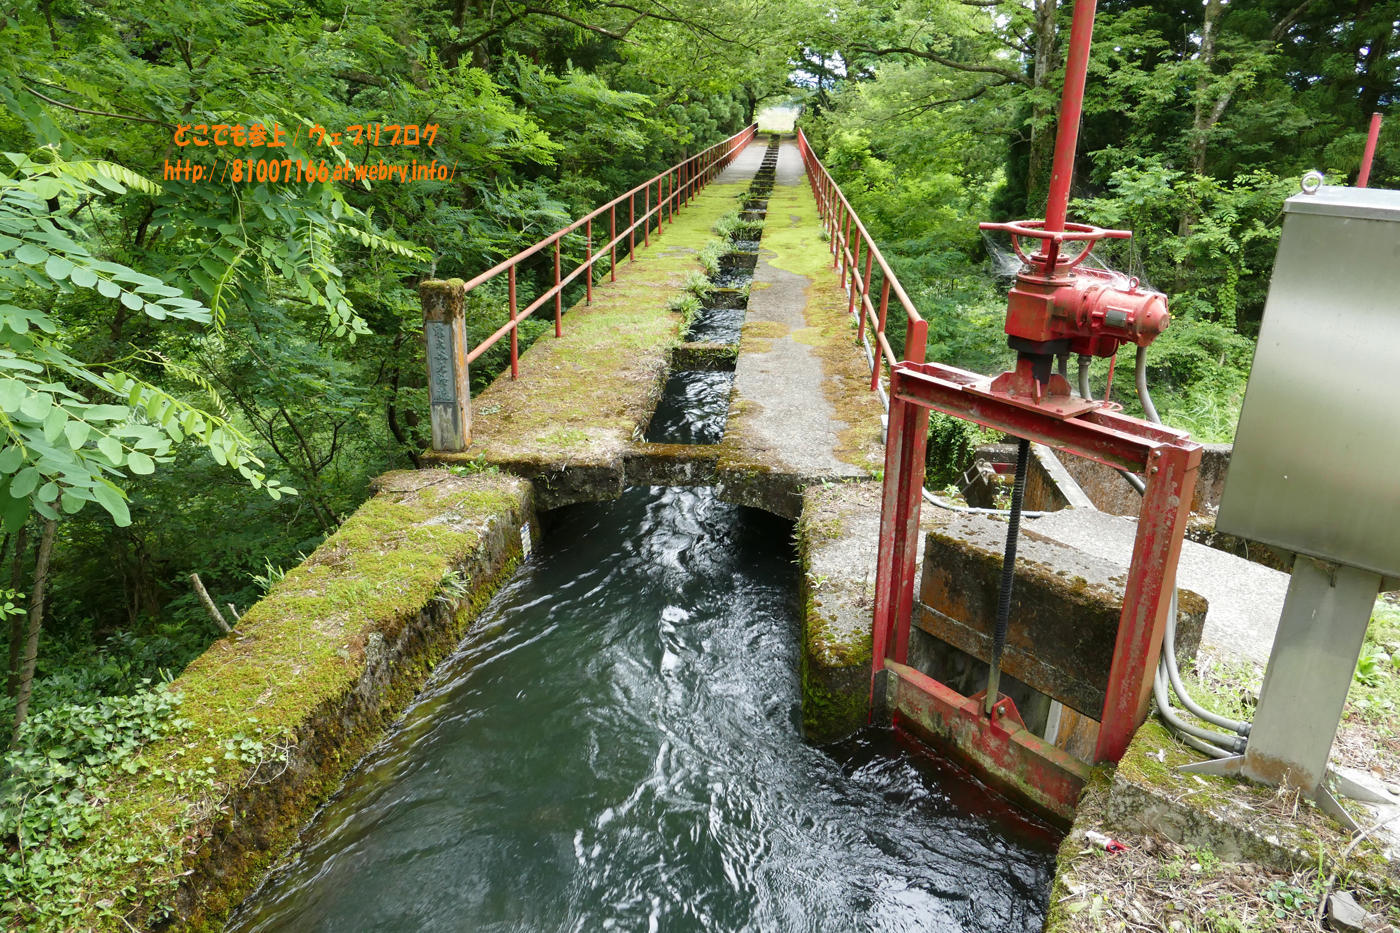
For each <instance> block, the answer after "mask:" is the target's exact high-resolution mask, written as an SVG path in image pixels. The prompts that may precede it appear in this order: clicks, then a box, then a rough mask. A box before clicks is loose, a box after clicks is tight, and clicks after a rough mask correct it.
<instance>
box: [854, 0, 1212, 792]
mask: <svg viewBox="0 0 1400 933" xmlns="http://www.w3.org/2000/svg"><path fill="white" fill-rule="evenodd" d="M1094 10H1095V3H1094V0H1077V2H1076V3H1075V7H1074V20H1073V25H1072V27H1071V30H1070V44H1069V58H1068V61H1067V63H1066V73H1065V85H1064V93H1063V97H1062V104H1061V112H1060V121H1059V129H1058V133H1057V136H1056V140H1055V154H1054V163H1053V167H1052V170H1051V179H1050V194H1049V198H1048V203H1047V206H1046V217H1045V219H1044V220H1043V221H1041V220H1023V221H1016V222H1013V223H1001V224H993V223H984V224H982V225H981V227H982V229H983V230H999V231H1004V232H1006V233H1008V234H1010V236H1011V243H1012V247H1013V249H1015V251H1016V254H1017V256H1019V257H1020V259H1021V262H1022V263H1023V265H1022V268H1021V271H1020V273H1019V274H1018V275H1017V276H1016V284H1015V286H1014V287H1013V288H1012V289H1011V293H1010V298H1009V301H1008V305H1007V315H1006V333H1007V335H1008V342H1009V344H1010V345H1011V347H1012V348H1013V349H1014V350H1016V352H1017V362H1016V368H1015V369H1014V370H1013V371H1011V372H1007V373H1002V374H1001V375H999V376H997V377H995V378H992V379H988V378H986V377H983V376H979V375H977V374H975V373H971V372H967V371H965V370H960V369H955V368H953V367H949V366H942V365H939V364H937V363H915V362H908V361H906V362H901V363H899V364H898V365H896V366H895V367H894V368H893V369H892V370H891V373H890V419H889V433H888V439H887V443H886V450H885V479H884V491H883V502H882V509H881V520H880V521H881V524H880V551H879V562H878V565H877V579H876V601H875V618H874V630H873V644H872V649H873V651H872V655H873V662H872V666H873V672H872V705H873V706H880V707H882V708H886V709H888V710H889V711H890V713H891V716H892V718H893V720H894V722H895V723H896V724H897V725H900V726H906V727H910V728H911V729H912V730H913V731H914V732H916V733H921V734H924V735H927V736H931V737H933V738H936V739H939V740H942V741H945V742H950V743H951V744H953V745H954V746H956V747H957V748H958V749H959V751H961V752H962V753H963V755H964V756H965V757H966V758H967V759H968V760H969V761H970V762H971V763H972V764H973V765H974V766H976V767H977V768H978V770H980V771H982V772H983V773H984V774H985V775H987V776H988V777H991V778H993V779H997V780H999V781H1000V782H1002V783H1009V784H1010V785H1012V786H1013V787H1014V788H1015V789H1017V790H1018V791H1020V792H1021V793H1022V795H1023V796H1026V797H1028V798H1029V799H1030V800H1031V801H1032V802H1034V803H1036V804H1039V805H1040V806H1041V807H1042V808H1043V809H1047V810H1049V811H1051V812H1053V813H1057V814H1059V815H1061V816H1064V817H1068V816H1070V815H1071V814H1072V813H1073V809H1074V805H1075V803H1076V801H1077V799H1078V796H1079V791H1080V789H1081V788H1082V787H1083V783H1084V781H1085V779H1086V778H1087V776H1088V766H1087V765H1086V764H1085V763H1084V762H1082V761H1080V760H1079V759H1077V758H1075V757H1073V756H1071V755H1070V754H1068V753H1067V752H1065V751H1064V750H1062V749H1060V748H1057V747H1055V746H1054V745H1052V744H1051V743H1049V742H1046V741H1045V740H1043V739H1041V738H1040V737H1038V736H1036V735H1035V734H1033V733H1032V732H1030V731H1029V730H1028V729H1027V728H1026V727H1025V724H1024V723H1023V721H1022V720H1021V717H1020V714H1019V713H1018V712H1017V710H1016V706H1015V704H1014V703H1013V702H1012V701H1011V700H1010V699H1009V698H1008V697H1005V696H1002V695H1001V693H1000V692H999V690H998V686H999V682H1000V675H1001V659H1002V652H1003V650H1004V648H1005V644H1006V633H1007V627H1008V623H1009V617H1010V607H1011V584H1012V581H1013V579H1014V568H1015V561H1016V541H1017V535H1018V531H1019V524H1020V516H1021V504H1022V497H1023V494H1024V491H1025V480H1026V470H1027V459H1028V455H1029V448H1030V443H1031V442H1032V441H1035V442H1038V443H1042V444H1045V445H1047V446H1049V447H1051V448H1054V449H1055V450H1058V451H1064V452H1066V453H1070V454H1074V455H1076V456H1081V457H1088V458H1090V459H1092V460H1096V461H1098V462H1100V463H1103V464H1107V465H1109V466H1112V467H1115V468H1118V469H1120V470H1125V471H1129V472H1132V473H1138V474H1142V476H1143V478H1144V479H1145V480H1146V483H1145V490H1144V494H1143V502H1142V510H1141V515H1140V518H1139V520H1138V528H1137V537H1136V540H1135V542H1134V545H1133V554H1132V562H1131V565H1130V567H1129V571H1128V576H1127V582H1126V586H1125V592H1124V598H1123V607H1122V612H1121V614H1120V616H1119V623H1118V632H1117V636H1116V641H1115V644H1114V651H1113V659H1112V663H1111V665H1110V669H1109V674H1108V683H1107V685H1106V691H1105V699H1104V705H1103V709H1102V712H1101V715H1100V717H1099V723H1100V728H1099V734H1098V739H1097V744H1096V747H1095V751H1094V756H1093V758H1094V761H1095V762H1100V761H1117V760H1118V759H1119V758H1121V757H1122V755H1123V753H1124V751H1125V750H1126V749H1127V746H1128V742H1129V740H1130V739H1131V738H1132V735H1133V732H1134V730H1135V729H1136V728H1137V726H1138V725H1139V724H1140V723H1141V722H1142V721H1143V719H1144V718H1145V717H1146V715H1147V709H1148V701H1149V698H1150V697H1151V695H1152V681H1153V674H1154V672H1155V671H1156V670H1157V662H1158V652H1159V650H1160V646H1161V642H1162V634H1163V631H1164V629H1165V625H1166V619H1167V612H1168V608H1169V603H1170V601H1171V599H1170V598H1171V594H1172V592H1173V588H1174V587H1175V580H1176V564H1177V558H1178V557H1179V555H1180V552H1181V541H1182V536H1183V533H1184V532H1185V528H1186V520H1187V518H1188V516H1189V514H1190V509H1191V495H1192V491H1193V490H1194V488H1195V483H1196V471H1197V466H1198V464H1199V463H1200V457H1201V447H1200V445H1199V444H1196V443H1194V442H1192V441H1191V440H1190V439H1189V437H1188V435H1187V434H1186V433H1184V432H1181V431H1176V430H1173V429H1171V428H1166V427H1163V426H1162V425H1160V424H1154V423H1151V422H1148V421H1143V420H1140V419H1137V418H1131V417H1128V416H1126V415H1123V414H1121V413H1119V410H1118V409H1119V406H1117V405H1116V404H1113V403H1109V402H1108V401H1107V400H1106V399H1105V400H1095V399H1092V398H1083V397H1079V396H1076V395H1074V394H1073V392H1072V391H1071V388H1070V384H1069V381H1068V380H1067V379H1066V377H1065V370H1064V366H1065V364H1066V363H1067V361H1068V356H1069V354H1071V353H1074V354H1079V355H1081V356H1095V357H1108V358H1109V359H1110V360H1113V359H1114V358H1115V354H1116V352H1117V350H1118V348H1119V346H1120V345H1122V344H1124V343H1133V344H1136V345H1137V346H1138V347H1146V346H1147V345H1148V344H1150V343H1151V342H1152V341H1153V340H1154V339H1155V338H1156V337H1157V335H1159V334H1160V333H1162V331H1163V330H1165V329H1166V327H1167V324H1168V321H1169V316H1168V314H1167V304H1166V298H1165V297H1164V296H1162V295H1161V294H1159V293H1157V292H1153V291H1150V290H1147V289H1143V288H1141V287H1139V286H1138V284H1137V282H1136V281H1134V280H1131V279H1124V278H1122V277H1120V276H1117V275H1115V274H1113V273H1108V272H1105V271H1102V270H1099V269H1094V268H1086V267H1085V266H1084V265H1083V263H1084V261H1085V260H1086V259H1087V258H1088V256H1089V254H1090V251H1091V250H1092V249H1093V247H1094V244H1095V243H1096V242H1098V241H1100V240H1103V239H1109V238H1115V239H1123V238H1127V237H1129V236H1131V233H1130V232H1129V231H1125V230H1105V229H1102V228H1100V227H1094V226H1089V225H1087V224H1077V223H1066V222H1065V215H1066V213H1067V210H1068V205H1069V191H1070V179H1071V176H1072V174H1073V165H1074V154H1075V149H1076V146H1077V143H1078V135H1079V122H1080V116H1081V113H1082V110H1083V99H1084V81H1085V73H1086V70H1087V65H1088V57H1089V44H1090V36H1091V34H1092V32H1093V21H1094ZM1031 240H1034V241H1036V246H1035V248H1034V251H1033V252H1027V251H1026V250H1027V249H1028V248H1029V247H1028V241H1031ZM1057 358H1058V360H1059V361H1060V366H1059V367H1058V371H1057V367H1056V365H1055V363H1056V359H1057ZM1109 383H1110V386H1111V384H1112V363H1110V370H1109ZM930 409H936V410H938V411H941V412H945V413H947V414H950V415H954V416H957V417H960V418H964V419H968V420H971V421H975V422H977V423H979V424H981V425H984V426H986V427H988V428H992V429H994V430H998V431H1002V432H1004V433H1006V434H1009V435H1012V436H1015V437H1016V438H1018V440H1019V445H1018V453H1017V461H1016V480H1015V484H1014V486H1013V492H1012V501H1011V511H1010V515H1009V522H1008V527H1007V539H1006V551H1005V556H1004V560H1003V566H1002V578H1001V590H1000V594H999V600H998V605H997V618H996V628H995V631H994V636H993V645H992V657H991V659H990V671H989V676H988V681H987V688H986V690H985V691H984V692H983V693H980V694H977V695H975V696H972V697H964V696H962V695H961V694H959V693H957V692H956V691H954V690H952V689H951V688H949V687H948V686H946V685H945V684H942V683H940V682H939V681H937V680H934V679H933V678H932V677H929V676H927V675H925V674H923V673H922V672H920V671H917V670H915V669H914V668H912V667H910V666H909V665H908V663H907V656H908V647H909V628H910V623H911V617H912V613H913V609H914V606H915V602H914V585H915V576H916V571H917V568H916V566H915V563H916V561H915V554H916V551H917V547H918V534H919V508H920V503H921V499H922V496H923V484H924V452H925V444H926V440H927V431H928V413H929V410H930Z"/></svg>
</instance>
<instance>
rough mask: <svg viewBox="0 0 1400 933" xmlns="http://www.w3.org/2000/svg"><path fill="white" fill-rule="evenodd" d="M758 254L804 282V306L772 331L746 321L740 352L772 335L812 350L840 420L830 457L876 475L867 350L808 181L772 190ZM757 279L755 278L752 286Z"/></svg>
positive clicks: (877, 421) (878, 433)
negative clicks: (796, 318)
mask: <svg viewBox="0 0 1400 933" xmlns="http://www.w3.org/2000/svg"><path fill="white" fill-rule="evenodd" d="M759 255H760V256H761V257H762V259H763V261H764V262H766V263H767V264H768V265H770V266H772V267H774V268H776V269H781V270H783V271H786V272H790V273H793V274H795V275H800V276H803V277H804V278H806V279H807V281H808V283H809V284H808V286H807V289H806V305H805V307H804V308H803V309H802V317H803V321H804V323H805V324H806V326H805V327H802V328H799V329H797V330H795V331H791V332H789V331H788V330H787V329H786V328H783V329H782V332H781V333H778V332H772V333H770V332H768V331H764V330H760V329H759V328H760V327H762V323H760V322H751V323H748V324H745V326H744V336H743V343H742V345H741V350H740V352H741V353H750V352H752V353H763V352H767V351H768V350H769V349H771V340H773V339H776V338H778V337H789V338H791V339H793V340H796V341H798V342H799V343H802V344H805V345H807V346H810V347H812V348H813V350H814V352H815V353H816V355H817V357H818V358H819V359H820V360H821V364H822V371H823V374H824V375H825V377H826V378H825V379H823V380H822V395H823V397H824V398H825V400H826V402H827V404H828V405H830V406H831V409H832V414H833V416H834V418H835V420H836V421H838V422H840V424H841V425H842V428H841V430H840V431H839V432H838V435H837V446H836V449H835V451H834V453H835V456H836V458H837V459H838V460H840V461H841V462H843V463H846V464H849V465H851V466H853V467H855V468H857V469H858V470H860V471H861V472H862V473H864V474H865V475H868V476H875V475H878V473H879V471H880V470H881V469H882V468H883V465H884V442H883V427H882V423H881V416H882V415H883V413H884V409H883V408H882V406H881V404H880V400H879V397H878V396H877V395H876V393H874V392H872V391H870V371H869V368H868V366H867V365H866V361H865V352H864V350H863V348H862V347H861V346H860V344H859V342H858V341H857V340H856V328H855V319H854V318H853V317H852V316H851V314H850V313H849V312H848V307H849V298H848V296H847V294H846V292H845V290H844V289H843V288H842V285H841V277H840V275H839V272H838V271H837V270H834V269H832V266H831V251H830V248H829V244H828V242H827V241H826V240H824V239H823V237H822V226H821V218H820V217H819V215H818V213H817V203H816V200H815V199H814V198H813V197H812V192H811V189H810V188H809V187H808V186H807V185H806V184H798V185H778V186H776V187H774V189H773V193H772V195H771V196H770V198H769V201H768V217H767V222H766V223H765V225H764V228H763V241H762V247H761V250H760V254H759ZM760 284H761V283H755V285H754V287H755V288H757V287H759V285H760ZM730 423H731V432H732V434H733V437H734V441H733V442H732V443H730V444H729V445H728V446H729V447H730V448H731V449H734V450H735V451H736V452H737V451H738V450H739V449H741V448H742V446H743V443H744V438H745V425H744V423H743V420H742V418H741V419H735V418H734V417H733V416H732V415H731V419H730ZM726 439H728V438H726Z"/></svg>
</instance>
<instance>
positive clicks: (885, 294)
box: [860, 275, 890, 392]
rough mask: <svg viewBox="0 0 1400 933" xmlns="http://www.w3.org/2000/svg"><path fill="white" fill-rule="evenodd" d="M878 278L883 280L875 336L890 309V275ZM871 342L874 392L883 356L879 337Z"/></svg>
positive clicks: (871, 379)
mask: <svg viewBox="0 0 1400 933" xmlns="http://www.w3.org/2000/svg"><path fill="white" fill-rule="evenodd" d="M880 278H881V279H882V280H883V282H882V284H881V285H880V318H879V320H878V321H877V322H876V324H875V336H876V338H878V337H879V335H880V334H883V333H884V332H885V319H886V316H887V315H888V314H889V310H890V277H889V276H888V275H882V276H881V277H880ZM861 326H862V327H864V326H865V321H864V320H862V321H861ZM860 337H861V338H862V339H863V338H864V337H865V335H864V334H861V335H860ZM871 343H873V344H874V345H875V346H874V348H873V351H872V352H873V354H874V356H875V365H874V366H872V367H871V369H870V391H871V392H874V391H875V387H876V386H878V385H879V384H880V359H881V358H882V357H883V356H884V352H883V351H882V350H881V349H880V341H879V339H875V340H872V341H871Z"/></svg>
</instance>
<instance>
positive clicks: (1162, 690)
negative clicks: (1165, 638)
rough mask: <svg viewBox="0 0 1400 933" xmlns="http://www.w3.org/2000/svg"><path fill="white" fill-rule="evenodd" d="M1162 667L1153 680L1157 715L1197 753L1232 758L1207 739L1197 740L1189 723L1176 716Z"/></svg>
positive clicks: (1158, 667)
mask: <svg viewBox="0 0 1400 933" xmlns="http://www.w3.org/2000/svg"><path fill="white" fill-rule="evenodd" d="M1162 667H1163V666H1162V665H1161V664H1158V665H1157V674H1156V676H1154V677H1153V678H1152V695H1153V697H1154V698H1155V699H1156V700H1157V713H1158V715H1160V716H1161V717H1162V719H1163V721H1165V722H1166V724H1167V727H1168V728H1170V729H1171V730H1172V731H1173V732H1175V733H1176V734H1177V737H1178V738H1180V739H1181V740H1182V741H1183V742H1185V743H1186V744H1187V745H1190V746H1191V747H1192V748H1194V749H1196V750H1197V751H1200V752H1204V753H1205V754H1207V755H1210V756H1211V757H1212V758H1229V757H1231V755H1232V754H1233V753H1232V752H1228V751H1226V750H1225V749H1223V748H1221V747H1220V746H1218V745H1214V744H1212V743H1211V742H1209V741H1207V740H1205V739H1202V738H1197V737H1196V736H1195V735H1194V734H1192V729H1191V727H1190V726H1189V725H1188V724H1187V722H1186V721H1185V720H1184V719H1182V718H1181V717H1179V716H1177V715H1176V712H1175V710H1173V709H1172V705H1171V701H1170V700H1169V699H1168V697H1167V684H1166V677H1164V676H1163V670H1162ZM1202 731H1204V730H1202Z"/></svg>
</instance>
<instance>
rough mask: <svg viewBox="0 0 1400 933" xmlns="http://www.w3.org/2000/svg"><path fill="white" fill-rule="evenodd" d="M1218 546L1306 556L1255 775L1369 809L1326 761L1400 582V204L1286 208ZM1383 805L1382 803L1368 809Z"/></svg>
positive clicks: (1346, 201) (1215, 767)
mask: <svg viewBox="0 0 1400 933" xmlns="http://www.w3.org/2000/svg"><path fill="white" fill-rule="evenodd" d="M1284 211H1285V213H1284V221H1283V236H1282V237H1281V239H1280V240H1279V249H1278V258H1277V260H1276V262H1275V265H1274V276H1273V281H1272V282H1271V283H1270V286H1269V300H1268V303H1267V304H1266V305H1265V307H1264V323H1263V327H1262V328H1261V330H1260V333H1259V346H1258V349H1257V350H1255V353H1254V368H1253V370H1251V371H1250V374H1249V386H1248V388H1247V389H1246V392H1245V401H1244V411H1243V412H1242V413H1241V415H1240V424H1239V430H1238V431H1237V432H1236V434H1235V449H1234V453H1233V454H1232V456H1231V460H1230V473H1229V476H1228V477H1227V479H1226V480H1225V491H1224V493H1223V494H1222V496H1221V500H1220V514H1219V515H1218V516H1217V517H1216V527H1217V528H1219V529H1220V530H1221V531H1225V532H1228V533H1230V534H1235V535H1239V536H1241V537H1244V538H1253V539H1255V540H1257V541H1264V542H1266V543H1268V544H1273V545H1276V546H1278V547H1281V548H1284V549H1286V550H1289V551H1296V552H1297V555H1298V556H1297V557H1296V558H1295V559H1294V562H1293V576H1292V579H1291V581H1290V582H1289V586H1288V596H1287V598H1286V599H1285V600H1284V603H1283V614H1282V616H1281V618H1280V619H1279V627H1278V632H1277V634H1276V635H1275V637H1274V644H1273V648H1272V650H1271V651H1270V653H1269V666H1268V668H1267V669H1266V671H1265V673H1264V684H1263V686H1262V687H1261V688H1260V691H1259V707H1258V711H1257V712H1256V713H1255V716H1254V723H1253V727H1252V728H1251V730H1250V733H1249V742H1248V744H1247V746H1246V747H1245V751H1244V754H1243V755H1241V756H1238V757H1235V758H1223V759H1218V760H1214V761H1209V762H1204V763H1201V764H1199V765H1188V766H1186V769H1185V770H1191V771H1197V772H1206V773H1217V774H1244V775H1246V776H1248V777H1251V778H1254V779H1255V780H1258V781H1264V782H1267V783H1270V784H1291V785H1294V786H1297V787H1300V788H1302V789H1303V790H1305V791H1307V792H1309V793H1312V794H1314V795H1316V797H1317V800H1318V802H1319V803H1320V804H1321V805H1322V806H1323V807H1324V808H1325V809H1327V810H1328V811H1329V812H1330V813H1332V815H1333V816H1335V817H1336V818H1337V819H1338V820H1339V821H1341V822H1342V823H1343V825H1347V826H1349V827H1350V828H1352V829H1356V828H1357V827H1356V824H1355V821H1354V820H1353V819H1352V817H1351V816H1350V815H1349V814H1348V813H1347V812H1346V811H1345V810H1344V809H1342V807H1341V806H1340V805H1339V804H1338V803H1337V801H1336V799H1335V796H1334V794H1333V789H1335V790H1336V791H1337V792H1339V793H1343V794H1345V795H1347V796H1357V797H1365V796H1368V795H1369V794H1370V792H1368V791H1366V790H1365V789H1364V788H1361V787H1359V786H1358V785H1354V784H1351V783H1349V782H1345V781H1344V780H1343V779H1340V778H1338V777H1337V776H1336V775H1332V777H1331V779H1330V784H1331V786H1330V787H1329V778H1328V774H1329V772H1328V768H1327V762H1328V756H1329V753H1330V750H1331V748H1332V740H1333V738H1334V737H1335V736H1336V734H1337V724H1338V723H1339V722H1340V721H1341V717H1342V710H1343V708H1344V707H1345V704H1346V698H1347V689H1348V687H1349V686H1350V685H1351V679H1352V674H1353V672H1354V671H1355V670H1356V659H1357V658H1358V657H1359V656H1360V654H1361V645H1362V642H1363V641H1364V640H1365V637H1366V626H1367V623H1368V622H1369V620H1370V617H1371V607H1372V606H1373V605H1374V604H1375V601H1376V594H1377V593H1378V592H1379V590H1380V588H1381V585H1382V580H1383V578H1385V577H1396V576H1400V468H1397V464H1400V419H1397V417H1396V415H1395V400H1396V398H1397V397H1400V392H1397V390H1400V191H1378V190H1373V189H1364V188H1363V189H1358V188H1325V187H1324V188H1320V189H1318V190H1317V191H1316V192H1314V193H1311V194H1309V193H1306V192H1305V193H1303V194H1298V195H1294V196H1293V197H1291V198H1289V199H1288V201H1287V202H1286V203H1285V205H1284ZM1372 799H1375V798H1374V797H1372Z"/></svg>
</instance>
